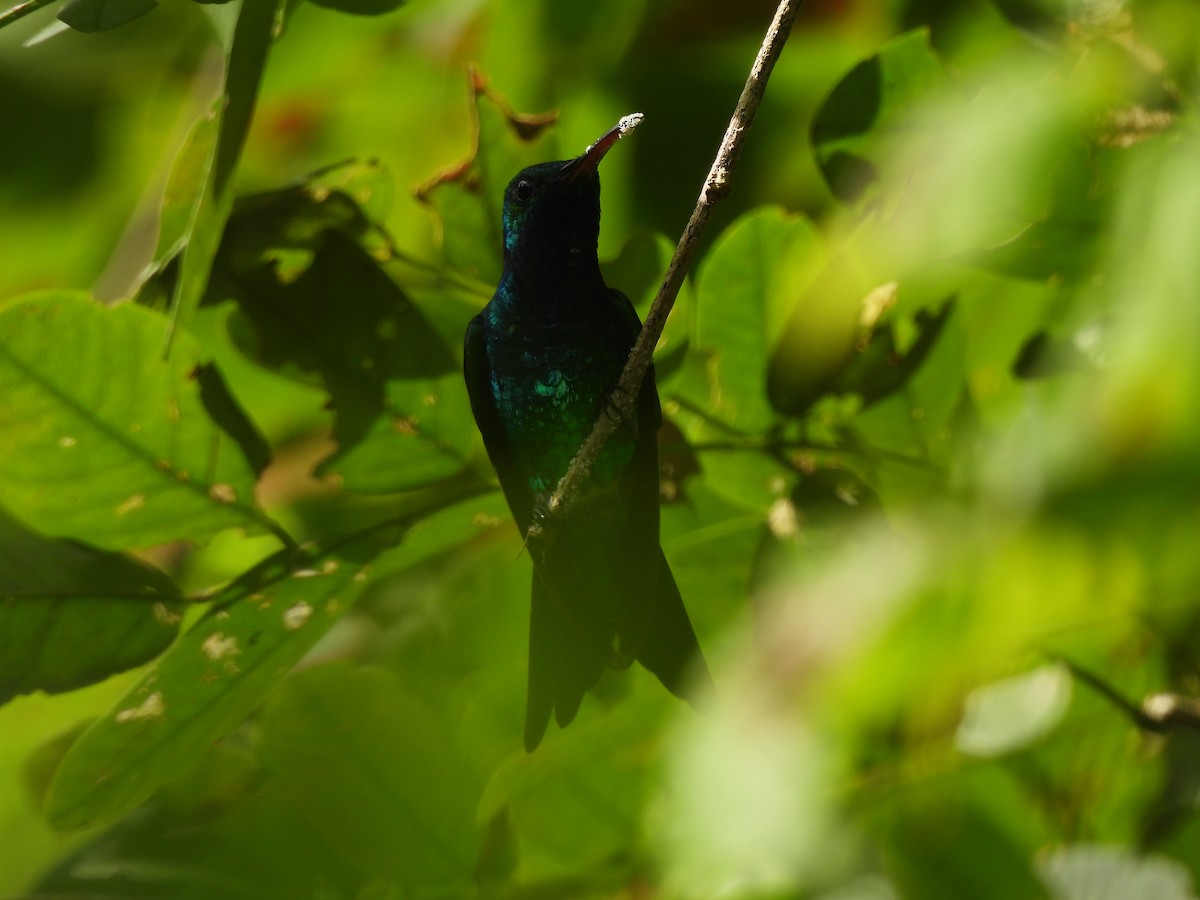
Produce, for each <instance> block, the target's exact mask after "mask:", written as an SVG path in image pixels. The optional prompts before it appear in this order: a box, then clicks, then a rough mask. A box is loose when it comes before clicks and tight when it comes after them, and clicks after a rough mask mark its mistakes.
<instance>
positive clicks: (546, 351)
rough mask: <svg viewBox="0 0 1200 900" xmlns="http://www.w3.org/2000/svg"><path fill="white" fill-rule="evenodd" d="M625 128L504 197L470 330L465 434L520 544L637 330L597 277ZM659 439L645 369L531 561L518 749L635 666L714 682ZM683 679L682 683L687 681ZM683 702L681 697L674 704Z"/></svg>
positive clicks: (633, 121)
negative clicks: (667, 534)
mask: <svg viewBox="0 0 1200 900" xmlns="http://www.w3.org/2000/svg"><path fill="white" fill-rule="evenodd" d="M641 119H642V116H641V114H640V113H635V114H634V115H631V116H626V117H625V118H623V119H622V120H621V121H620V123H618V124H617V126H615V127H614V128H612V129H610V130H609V131H608V132H606V133H605V134H604V136H603V137H601V138H600V139H599V140H598V141H596V142H595V143H594V144H592V145H591V146H590V147H588V148H587V150H585V151H584V153H583V154H582V155H580V156H578V157H576V158H575V159H571V160H560V161H557V162H546V163H540V164H538V165H534V166H530V167H528V168H526V169H523V170H522V171H521V172H519V173H518V174H517V175H516V177H514V178H513V179H512V181H511V182H509V184H508V187H507V188H506V189H505V192H504V206H503V235H504V268H503V272H502V274H501V276H500V283H499V285H498V286H497V287H496V292H495V294H494V295H493V296H492V299H491V300H490V301H489V302H488V304H487V305H486V306H485V307H484V308H483V310H482V311H480V313H479V314H478V315H477V316H475V318H473V319H472V320H471V322H470V324H469V325H468V326H467V332H466V337H465V341H464V352H463V370H464V375H465V377H466V383H467V393H468V394H469V396H470V400H471V410H472V413H473V414H474V416H475V422H476V424H477V425H478V427H479V431H480V433H481V434H482V436H483V443H484V446H485V448H486V449H487V454H488V458H489V459H490V460H491V463H492V466H493V467H494V468H495V470H496V475H497V476H498V478H499V481H500V487H501V489H502V490H503V491H504V496H505V499H506V500H507V501H508V506H509V509H510V510H511V511H512V515H513V519H514V520H515V521H516V523H517V527H518V528H519V529H520V531H521V534H522V536H524V537H526V539H527V540H528V533H529V527H530V524H531V522H532V521H533V520H534V518H535V516H536V514H537V512H538V511H539V510H542V509H544V506H545V504H546V502H547V501H548V500H549V498H550V496H551V495H552V493H553V491H554V489H555V487H556V486H557V485H558V482H559V479H561V478H562V476H563V475H564V473H565V472H566V471H567V468H568V467H569V466H570V463H571V460H572V458H573V457H574V456H575V453H576V451H577V450H578V449H579V447H580V445H581V444H582V443H583V442H584V440H585V439H586V438H587V436H588V434H589V433H590V432H591V429H592V426H593V425H594V423H595V422H596V419H597V417H598V416H599V415H600V414H601V412H602V411H603V410H604V408H605V404H607V403H608V402H609V396H610V394H611V392H612V390H613V389H614V387H615V386H616V385H617V383H618V380H619V378H620V375H621V370H622V369H623V368H624V366H625V363H626V360H627V359H628V358H629V351H630V349H631V348H632V347H633V344H634V341H635V340H636V339H637V336H638V333H639V331H640V330H641V321H640V320H639V318H638V315H637V312H636V311H635V310H634V308H633V304H632V303H630V302H629V298H627V297H626V296H625V295H624V294H622V293H621V292H620V291H618V290H616V289H614V288H610V287H608V286H607V285H606V284H605V283H604V278H603V276H602V275H601V273H600V264H599V262H598V260H597V256H596V243H597V240H598V238H599V234H600V175H599V172H598V166H599V165H600V161H601V160H602V159H603V158H604V155H605V154H606V153H607V152H608V151H609V150H610V149H611V148H612V147H613V146H614V145H615V144H616V143H617V141H618V140H619V139H620V138H621V137H622V136H623V135H624V134H625V133H627V132H628V131H630V130H631V129H632V128H634V127H636V125H637V124H639V123H640V121H641ZM661 425H662V412H661V409H660V407H659V400H658V390H657V388H656V386H655V381H654V369H653V367H651V368H650V370H649V371H648V372H647V373H646V377H645V380H644V381H643V382H642V384H641V387H640V389H639V391H638V395H637V398H636V408H635V411H634V413H633V414H632V415H631V416H630V417H629V419H627V420H626V421H625V422H623V423H622V425H621V426H620V427H619V428H618V429H617V431H616V432H615V433H614V434H613V435H612V437H611V438H609V440H608V442H607V443H606V444H605V446H604V449H603V450H602V451H601V453H600V455H599V457H598V458H597V459H596V461H595V463H594V464H593V465H592V467H591V469H590V471H589V474H588V480H587V481H586V482H585V484H584V486H583V489H582V490H581V492H580V494H579V496H578V497H577V499H576V502H575V503H574V504H573V506H572V508H571V510H570V512H569V513H568V514H567V516H566V518H564V519H563V520H560V521H556V522H555V530H554V532H553V540H552V541H550V542H548V544H547V546H545V547H542V548H540V549H538V550H537V552H532V548H531V556H532V557H533V563H534V572H533V586H532V590H531V597H530V603H531V606H530V616H529V681H528V692H527V699H526V707H525V733H524V743H525V749H526V751H527V752H530V753H532V752H533V750H534V749H536V748H537V746H538V744H539V743H540V742H541V740H542V737H543V736H544V735H545V732H546V728H547V726H548V725H549V721H550V717H551V714H553V716H554V718H555V720H556V721H557V722H558V725H559V727H560V728H564V727H566V726H567V725H569V724H570V723H571V721H572V720H573V719H574V718H575V715H576V713H577V712H578V710H579V706H580V704H581V703H582V701H583V696H584V694H585V693H586V692H587V691H588V690H589V689H591V688H592V687H593V686H594V685H595V684H596V682H597V680H598V679H599V678H600V675H601V674H602V672H603V671H604V669H605V667H606V666H607V667H611V668H617V669H623V668H626V667H628V666H629V665H630V664H631V663H632V662H633V661H634V660H637V661H638V662H640V663H641V664H642V665H643V666H645V667H646V668H647V669H649V670H650V671H651V672H653V673H654V674H655V675H657V676H658V678H659V680H660V681H661V682H662V683H663V685H664V686H665V687H666V688H667V689H668V690H669V691H670V692H671V693H673V694H675V695H676V696H679V697H683V698H684V699H689V697H690V696H694V695H693V694H692V693H691V692H687V689H688V687H689V686H694V687H695V688H697V689H703V686H704V684H705V683H708V682H711V677H710V676H709V674H708V670H707V668H706V666H705V664H704V660H703V657H702V656H701V653H700V648H699V645H698V643H697V640H696V634H695V631H694V630H693V628H692V624H691V621H690V620H689V618H688V614H687V610H686V609H685V608H684V605H683V599H682V598H681V597H680V594H679V588H678V587H677V586H676V584H675V578H674V576H673V575H672V574H671V569H670V567H669V566H668V564H667V560H666V557H665V556H664V555H663V552H662V548H661V546H660V545H659V482H658V479H659V466H658V443H657V437H656V434H657V432H658V429H659V427H660V426H661ZM687 676H690V684H689V685H685V678H686V677H687ZM685 692H687V693H685Z"/></svg>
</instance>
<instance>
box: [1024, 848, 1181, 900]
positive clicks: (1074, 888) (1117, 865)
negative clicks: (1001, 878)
mask: <svg viewBox="0 0 1200 900" xmlns="http://www.w3.org/2000/svg"><path fill="white" fill-rule="evenodd" d="M1039 869H1040V870H1041V874H1042V877H1043V878H1044V879H1045V880H1046V881H1047V882H1048V883H1049V884H1050V886H1051V888H1052V889H1053V897H1054V900H1127V898H1130V897H1154V898H1155V900H1196V896H1197V895H1196V891H1195V887H1194V885H1193V884H1192V878H1191V875H1190V874H1189V873H1188V871H1187V869H1186V868H1184V867H1183V866H1182V865H1180V864H1179V863H1177V862H1175V861H1173V860H1170V859H1165V858H1163V857H1154V856H1146V857H1139V856H1136V855H1134V853H1133V852H1131V851H1130V850H1127V849H1125V848H1122V847H1101V846H1093V847H1089V846H1083V845H1075V846H1068V847H1064V848H1062V849H1061V850H1058V851H1057V852H1055V853H1053V854H1051V855H1050V856H1047V857H1045V858H1044V859H1043V860H1042V861H1041V864H1040V866H1039Z"/></svg>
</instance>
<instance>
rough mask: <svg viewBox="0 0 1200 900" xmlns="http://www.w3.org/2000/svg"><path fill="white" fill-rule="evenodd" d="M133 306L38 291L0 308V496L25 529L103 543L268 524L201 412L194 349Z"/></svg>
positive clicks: (149, 541)
mask: <svg viewBox="0 0 1200 900" xmlns="http://www.w3.org/2000/svg"><path fill="white" fill-rule="evenodd" d="M165 326H166V323H165V321H164V320H163V318H162V317H161V316H159V315H157V314H155V313H153V312H150V311H149V310H146V309H144V308H141V307H139V306H136V305H133V304H120V305H118V306H115V307H111V308H106V307H103V306H100V305H99V304H97V303H94V302H92V301H91V300H90V299H89V298H88V297H86V296H85V295H82V294H76V293H65V292H57V293H55V292H47V293H42V294H34V295H31V296H29V297H26V298H23V299H21V300H17V301H13V302H11V303H8V304H6V305H5V306H4V307H3V309H2V310H0V329H2V330H3V332H4V334H5V342H4V343H3V344H2V345H0V393H2V394H3V395H4V397H5V403H6V406H7V415H6V416H5V417H3V418H0V441H2V442H3V445H4V447H5V458H4V462H3V463H0V500H2V501H3V503H4V504H6V505H7V506H8V507H9V508H10V509H11V510H12V511H13V512H14V513H15V514H16V515H18V516H19V517H21V518H22V519H24V520H25V521H26V522H28V523H29V524H30V525H32V526H33V527H34V528H37V529H38V530H40V531H45V532H48V533H51V534H61V535H67V536H70V537H74V538H78V539H80V540H86V541H88V542H90V543H94V544H96V545H98V546H102V547H108V548H113V549H123V548H127V547H150V546H153V545H155V544H162V543H165V542H167V541H172V540H179V539H189V540H193V541H203V540H205V539H206V538H208V537H211V536H212V535H213V534H215V533H216V532H218V531H220V530H221V529H223V528H228V527H230V526H234V525H238V526H241V527H243V528H247V529H248V530H250V531H261V530H263V529H264V528H266V529H268V530H276V528H275V526H273V525H272V523H271V522H270V520H269V519H267V517H266V516H265V515H264V514H263V513H262V512H261V511H260V510H259V509H258V508H257V507H256V506H255V504H254V481H255V479H254V472H253V471H252V470H251V467H250V466H249V465H248V463H247V462H246V460H245V458H243V457H242V455H241V453H240V452H238V448H237V445H236V444H235V443H234V442H233V441H231V440H230V438H229V436H228V435H227V434H226V433H225V432H223V431H222V430H221V429H220V427H218V425H217V423H215V422H214V421H213V420H212V419H210V418H209V416H208V415H207V413H206V411H205V409H204V406H203V403H202V397H201V389H200V385H199V384H198V383H197V380H196V367H197V364H198V361H199V359H198V358H199V348H198V347H197V346H196V344H195V342H194V341H193V340H192V338H191V337H190V336H188V335H186V334H183V333H181V334H180V335H179V337H178V346H177V348H176V352H175V353H174V354H173V355H172V356H171V358H170V359H169V360H163V359H162V356H161V346H162V344H161V341H162V335H163V332H164V329H165Z"/></svg>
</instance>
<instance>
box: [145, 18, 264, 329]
mask: <svg viewBox="0 0 1200 900" xmlns="http://www.w3.org/2000/svg"><path fill="white" fill-rule="evenodd" d="M284 2H285V0H257V2H244V3H243V4H242V7H241V9H240V11H239V12H238V20H237V26H236V28H235V29H234V34H233V42H232V45H231V46H230V48H229V54H228V57H227V59H226V66H225V77H224V83H223V85H222V88H221V94H220V96H219V97H218V98H217V100H216V101H215V103H214V105H213V106H212V107H211V108H210V110H209V112H208V113H207V116H208V117H210V118H211V119H212V120H213V122H214V124H215V127H216V130H217V133H216V135H215V138H216V139H215V141H212V143H211V149H209V152H207V154H205V155H204V156H203V164H202V165H199V166H198V165H197V163H198V162H199V161H200V155H199V151H200V150H201V149H208V139H209V138H210V137H211V136H210V135H208V134H206V133H205V131H206V129H207V128H208V127H209V126H206V125H203V124H202V125H200V126H199V133H198V134H197V135H196V136H195V139H194V140H192V141H190V142H189V143H188V144H187V145H185V147H184V151H183V152H184V153H186V154H187V155H188V156H187V160H186V165H185V168H186V169H187V170H191V171H195V174H197V175H200V176H202V179H203V180H202V182H201V183H202V185H203V187H202V189H201V190H199V191H198V192H197V193H196V194H195V195H194V201H193V202H192V203H191V204H190V205H189V206H188V207H187V208H190V215H189V217H188V226H187V229H186V243H185V245H184V247H183V254H182V256H181V257H180V261H179V273H178V277H177V280H176V282H175V291H174V293H173V295H172V297H171V330H170V331H169V332H168V335H167V342H168V343H167V346H168V347H170V342H171V341H172V340H173V339H174V336H175V334H176V332H177V331H178V329H179V328H180V327H186V326H187V323H188V320H189V319H190V318H191V316H192V314H193V312H194V311H195V309H196V307H198V306H199V305H200V300H201V298H202V297H203V296H204V290H205V288H206V287H207V285H208V278H209V273H210V270H211V269H212V263H213V260H214V258H215V257H216V255H217V248H218V247H219V246H220V243H221V234H222V232H223V231H224V228H225V221H226V219H228V218H229V214H230V212H231V211H232V209H233V172H234V169H235V168H236V167H237V161H238V157H239V156H240V155H241V152H242V144H243V143H244V142H245V140H246V134H247V132H248V131H249V129H250V118H251V115H252V114H253V112H254V104H255V101H256V99H257V96H258V86H259V82H260V81H261V79H262V73H263V69H264V68H265V66H266V62H267V51H268V50H269V49H270V46H271V40H272V37H273V35H274V31H275V28H276V26H277V23H278V19H279V15H280V13H281V11H282V9H283V5H284ZM189 193H190V192H188V191H186V189H185V190H184V195H185V196H186V195H188V194H189ZM172 196H175V195H172ZM168 199H170V198H168ZM172 202H174V201H172ZM172 209H173V210H174V209H175V207H174V206H173V207H172ZM169 226H170V227H171V228H172V229H174V228H177V214H176V213H175V212H174V211H172V213H171V217H170V222H169Z"/></svg>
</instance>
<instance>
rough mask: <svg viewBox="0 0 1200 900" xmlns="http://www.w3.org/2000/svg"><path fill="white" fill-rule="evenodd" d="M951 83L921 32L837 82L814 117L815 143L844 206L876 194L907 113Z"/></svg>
mask: <svg viewBox="0 0 1200 900" xmlns="http://www.w3.org/2000/svg"><path fill="white" fill-rule="evenodd" d="M945 82H946V73H945V71H944V70H943V68H942V64H941V61H940V60H939V59H938V58H937V56H936V55H935V54H934V52H933V49H932V47H930V45H929V32H928V30H926V29H918V30H916V31H911V32H909V33H908V34H905V35H901V36H900V37H898V38H896V39H894V40H892V41H890V42H889V43H887V44H886V45H884V47H883V48H882V49H881V50H880V51H879V52H878V53H876V54H875V55H874V56H871V57H869V58H867V59H865V60H863V61H862V62H860V63H859V64H858V65H857V66H855V67H854V68H853V69H851V70H850V72H849V73H848V74H847V75H846V76H845V77H844V78H843V79H842V80H841V81H839V82H838V84H837V86H836V87H835V88H834V89H833V91H832V92H831V93H830V94H829V96H828V97H826V98H825V101H824V102H823V103H822V104H821V108H820V109H819V110H818V111H817V114H816V116H815V117H814V118H813V124H812V131H811V139H812V143H813V147H814V149H815V150H816V155H817V164H818V165H819V166H820V168H821V174H822V175H824V176H825V181H826V182H827V183H828V184H829V189H830V190H831V191H833V193H834V195H835V196H837V198H838V199H839V200H842V201H843V202H845V203H851V204H855V203H859V202H860V201H862V200H864V199H866V198H869V197H870V196H871V195H872V188H873V186H874V185H875V184H876V182H877V181H878V180H879V177H880V174H881V173H882V171H883V169H884V168H885V166H886V163H887V159H886V157H887V154H888V152H889V150H891V149H893V148H892V147H891V146H890V142H891V141H892V140H893V139H894V138H895V137H897V136H901V135H906V133H907V131H908V129H909V127H910V123H908V122H906V119H905V117H906V114H907V113H909V112H911V109H912V106H913V104H914V103H915V102H916V101H919V100H923V99H926V98H928V97H929V96H930V95H931V94H932V93H933V92H934V91H935V90H936V89H938V88H940V87H941V86H942V85H943V84H945Z"/></svg>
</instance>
